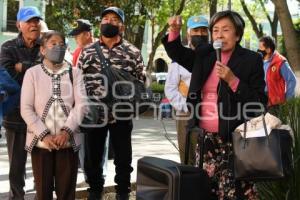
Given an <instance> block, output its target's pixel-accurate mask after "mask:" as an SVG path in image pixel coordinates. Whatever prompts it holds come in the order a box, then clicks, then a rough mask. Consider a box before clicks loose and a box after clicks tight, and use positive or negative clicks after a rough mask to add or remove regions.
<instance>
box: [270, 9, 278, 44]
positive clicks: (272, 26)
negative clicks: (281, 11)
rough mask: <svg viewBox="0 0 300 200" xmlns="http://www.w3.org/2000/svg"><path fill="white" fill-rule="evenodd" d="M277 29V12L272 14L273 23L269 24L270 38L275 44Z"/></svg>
mask: <svg viewBox="0 0 300 200" xmlns="http://www.w3.org/2000/svg"><path fill="white" fill-rule="evenodd" d="M277 27H278V15H277V11H276V10H275V12H274V18H273V22H272V23H271V30H272V36H273V37H274V39H275V41H276V43H277Z"/></svg>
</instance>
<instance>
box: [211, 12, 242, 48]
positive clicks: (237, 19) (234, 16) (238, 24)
mask: <svg viewBox="0 0 300 200" xmlns="http://www.w3.org/2000/svg"><path fill="white" fill-rule="evenodd" d="M223 18H228V19H230V21H231V22H232V23H233V25H234V28H235V30H236V35H237V36H239V37H240V39H239V40H238V43H239V42H240V41H241V40H242V37H243V35H244V29H245V21H244V19H243V18H242V17H241V15H240V14H238V13H237V12H235V11H231V10H225V11H221V12H217V13H216V14H214V15H213V16H212V18H211V19H210V23H209V31H210V32H211V33H212V29H213V27H214V25H215V24H216V23H217V22H218V21H219V20H220V19H223Z"/></svg>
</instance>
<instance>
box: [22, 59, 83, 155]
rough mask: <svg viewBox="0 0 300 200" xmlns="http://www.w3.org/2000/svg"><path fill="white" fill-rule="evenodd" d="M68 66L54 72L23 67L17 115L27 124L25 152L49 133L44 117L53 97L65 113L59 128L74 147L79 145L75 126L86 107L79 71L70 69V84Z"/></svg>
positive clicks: (77, 147)
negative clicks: (68, 136) (68, 137)
mask: <svg viewBox="0 0 300 200" xmlns="http://www.w3.org/2000/svg"><path fill="white" fill-rule="evenodd" d="M68 70H69V67H68V66H65V67H64V69H63V70H60V71H59V72H57V73H56V74H54V73H53V72H51V70H49V69H47V68H46V67H45V66H42V65H36V66H34V67H32V68H30V69H28V70H27V71H26V74H25V77H24V80H23V86H22V91H21V115H22V117H23V119H24V121H25V122H26V124H27V136H26V146H25V149H26V150H27V151H28V152H31V150H32V148H33V147H34V146H36V145H37V143H38V141H40V140H41V139H42V138H44V137H45V136H46V135H47V134H50V130H49V129H48V128H47V126H46V124H45V119H46V118H47V117H48V118H47V120H48V119H49V115H51V113H49V110H50V107H51V106H52V104H53V102H54V101H56V100H58V101H56V102H58V103H59V106H60V108H62V110H63V114H65V115H66V120H65V121H64V122H63V125H62V129H63V130H65V131H67V132H68V133H69V134H70V136H71V137H70V144H71V146H72V147H73V149H74V151H77V150H78V149H79V147H80V135H79V134H81V133H79V130H78V126H79V124H80V122H81V120H82V119H83V116H84V114H85V112H86V110H87V107H86V105H87V101H86V91H85V87H84V83H83V79H82V74H81V71H80V70H79V69H77V68H73V69H72V72H73V84H72V83H71V80H70V74H69V72H68ZM73 105H74V106H73ZM60 110H61V109H60ZM59 114H61V113H59ZM50 117H51V116H50ZM50 119H51V118H50ZM53 120H54V121H53V123H61V121H59V118H54V119H53ZM55 120H57V121H55Z"/></svg>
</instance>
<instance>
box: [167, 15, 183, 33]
mask: <svg viewBox="0 0 300 200" xmlns="http://www.w3.org/2000/svg"><path fill="white" fill-rule="evenodd" d="M168 24H169V31H175V32H179V31H180V29H181V26H182V19H181V16H180V15H176V16H172V17H170V18H169V19H168Z"/></svg>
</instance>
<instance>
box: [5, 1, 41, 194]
mask: <svg viewBox="0 0 300 200" xmlns="http://www.w3.org/2000/svg"><path fill="white" fill-rule="evenodd" d="M40 19H42V18H41V15H40V12H39V11H38V9H37V8H36V7H31V6H28V7H22V8H20V10H19V12H18V14H17V28H18V30H19V35H18V36H17V38H14V39H12V40H9V41H6V42H5V43H4V44H3V45H2V46H1V54H0V65H1V66H4V67H5V68H6V70H7V71H8V73H9V74H10V76H11V77H13V78H14V80H15V81H17V82H18V83H19V85H20V86H21V85H22V82H23V77H24V74H25V71H26V70H27V69H28V68H30V67H32V66H34V65H36V64H37V63H38V62H40V56H39V49H40V42H39V36H40V29H41V28H40ZM3 126H4V127H5V129H6V140H7V150H8V157H9V164H10V168H9V182H10V194H9V199H24V194H25V192H24V189H23V188H24V186H25V165H26V159H27V153H26V151H25V149H24V147H25V140H26V124H25V122H24V121H23V119H22V118H21V115H20V107H19V106H18V107H17V108H16V109H15V110H14V111H13V112H11V113H10V114H8V115H6V116H5V117H4V120H3Z"/></svg>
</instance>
